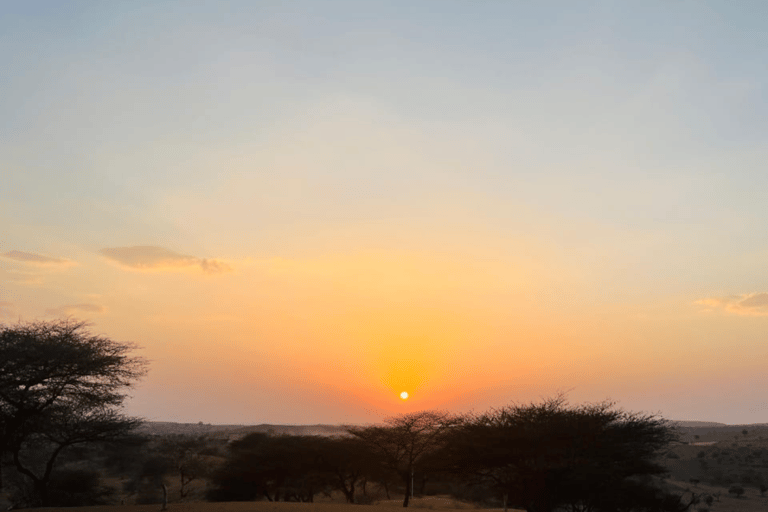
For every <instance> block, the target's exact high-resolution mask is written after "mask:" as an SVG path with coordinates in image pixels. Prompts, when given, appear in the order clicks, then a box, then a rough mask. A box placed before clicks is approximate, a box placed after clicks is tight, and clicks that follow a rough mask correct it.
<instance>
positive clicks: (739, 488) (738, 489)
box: [728, 485, 744, 498]
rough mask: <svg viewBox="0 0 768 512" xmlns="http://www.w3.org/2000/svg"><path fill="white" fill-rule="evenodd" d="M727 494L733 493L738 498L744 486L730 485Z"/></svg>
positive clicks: (742, 492)
mask: <svg viewBox="0 0 768 512" xmlns="http://www.w3.org/2000/svg"><path fill="white" fill-rule="evenodd" d="M728 494H734V495H736V497H737V498H740V497H741V495H742V494H744V488H743V487H742V486H740V485H732V486H731V488H730V489H728Z"/></svg>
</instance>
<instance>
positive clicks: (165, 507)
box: [160, 484, 168, 510]
mask: <svg viewBox="0 0 768 512" xmlns="http://www.w3.org/2000/svg"><path fill="white" fill-rule="evenodd" d="M160 510H168V487H166V485H165V484H163V508H161V509H160Z"/></svg>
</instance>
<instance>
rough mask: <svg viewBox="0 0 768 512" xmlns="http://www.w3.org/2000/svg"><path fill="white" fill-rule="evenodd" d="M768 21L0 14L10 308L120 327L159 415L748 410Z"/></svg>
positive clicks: (173, 11)
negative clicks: (602, 407)
mask: <svg viewBox="0 0 768 512" xmlns="http://www.w3.org/2000/svg"><path fill="white" fill-rule="evenodd" d="M767 17H768V5H767V4H765V3H763V2H754V1H745V2H739V3H738V4H733V3H730V2H725V1H696V2H694V1H679V2H663V1H648V2H641V3H619V2H600V1H593V2H579V3H574V2H565V1H559V2H555V1H550V2H536V3H528V4H524V5H523V4H520V3H515V2H459V1H435V0H432V1H429V0H427V1H423V2H405V1H399V0H396V1H386V2H384V1H376V0H374V1H370V2H364V3H361V2H353V1H341V0H339V1H335V0H322V1H309V0H305V1H301V0H297V1H290V2H287V1H283V2H273V1H262V2H247V1H238V0H233V1H231V2H225V3H220V2H182V1H152V2H149V1H132V2H109V3H103V2H95V1H73V2H54V1H51V0H41V1H34V2H12V3H6V4H4V6H3V14H2V16H0V65H1V66H2V70H3V72H2V73H0V90H2V91H3V94H2V95H0V173H1V175H2V180H1V181H0V226H2V230H1V231H0V234H1V235H2V236H0V322H2V323H13V322H16V321H17V320H18V319H22V320H34V319H40V320H45V319H54V318H62V317H65V316H68V315H71V316H73V317H75V318H79V319H84V320H90V321H91V322H92V323H93V328H92V329H93V331H94V332H98V333H103V334H105V335H107V336H109V337H111V338H113V339H116V340H121V341H133V342H136V343H137V344H139V345H140V346H142V347H143V349H142V350H141V351H140V352H139V354H140V355H142V356H144V357H147V358H148V359H150V361H151V364H150V372H149V374H148V376H147V377H146V378H145V379H144V380H143V381H142V382H141V384H140V385H139V386H138V387H137V388H136V389H135V390H134V392H133V398H132V399H131V400H130V401H129V403H128V410H127V412H128V413H130V414H134V415H139V416H143V417H146V418H148V419H151V420H158V421H178V422H198V421H203V422H206V423H216V424H258V423H273V424H314V423H328V424H339V423H363V422H375V421H378V420H380V419H381V418H383V417H385V416H389V415H393V414H399V413H401V412H411V411H416V410H423V409H430V408H444V409H448V410H451V411H453V412H462V411H467V410H470V409H474V410H475V411H482V410H485V409H488V408H490V407H498V406H503V405H506V404H508V403H509V402H510V401H517V402H528V401H536V400H538V399H539V398H541V397H545V396H552V395H553V394H555V393H556V392H557V391H559V390H564V391H568V395H567V396H568V399H569V402H571V403H582V402H598V401H603V400H605V399H613V400H615V401H617V403H618V406H619V407H620V408H623V409H626V410H630V411H646V412H649V413H659V414H661V415H663V416H664V417H665V418H668V419H673V420H701V421H716V422H722V423H727V424H747V423H764V422H766V421H768V420H767V419H766V418H768V397H766V395H765V393H766V391H765V390H766V389H768V386H767V385H766V384H768V382H766V381H767V380H768V377H767V376H768V372H766V371H765V368H766V362H768V343H766V333H767V332H768V329H767V327H768V270H766V269H768V265H766V263H768V229H766V227H767V226H766V220H767V219H768V197H766V196H767V195H768V173H767V172H766V170H765V162H766V161H768V104H767V102H766V98H768V90H767V87H766V86H767V85H768V80H767V77H766V74H767V73H768V69H767V68H766V66H765V62H766V61H768V32H766V31H765V30H764V28H765V27H764V20H765V19H767ZM403 391H405V392H407V393H408V394H409V396H408V399H407V400H403V399H401V398H400V394H401V392H403Z"/></svg>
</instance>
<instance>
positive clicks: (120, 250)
mask: <svg viewBox="0 0 768 512" xmlns="http://www.w3.org/2000/svg"><path fill="white" fill-rule="evenodd" d="M99 252H100V253H101V254H102V255H104V256H105V257H107V258H109V259H110V260H112V261H115V262H117V263H119V264H120V265H122V266H124V267H128V268H131V269H134V270H184V269H190V268H195V267H196V268H199V269H200V270H202V271H203V272H205V273H208V274H218V273H221V272H228V271H230V270H232V268H231V267H230V266H229V265H228V264H226V263H224V262H223V261H220V260H215V259H207V258H197V257H195V256H188V255H186V254H179V253H176V252H173V251H170V250H168V249H165V248H163V247H155V246H151V245H139V246H134V247H111V248H110V247H108V248H105V249H101V251H99Z"/></svg>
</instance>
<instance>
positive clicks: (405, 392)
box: [400, 391, 408, 400]
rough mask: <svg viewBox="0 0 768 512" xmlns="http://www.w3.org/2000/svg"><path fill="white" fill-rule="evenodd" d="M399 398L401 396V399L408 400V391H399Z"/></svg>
mask: <svg viewBox="0 0 768 512" xmlns="http://www.w3.org/2000/svg"><path fill="white" fill-rule="evenodd" d="M400 398H402V399H403V400H408V392H407V391H403V392H402V393H400Z"/></svg>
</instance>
